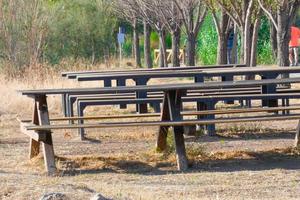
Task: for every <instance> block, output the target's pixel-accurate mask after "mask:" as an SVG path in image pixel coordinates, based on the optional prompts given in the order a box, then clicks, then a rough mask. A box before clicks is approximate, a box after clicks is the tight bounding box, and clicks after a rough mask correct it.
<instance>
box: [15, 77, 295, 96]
mask: <svg viewBox="0 0 300 200" xmlns="http://www.w3.org/2000/svg"><path fill="white" fill-rule="evenodd" d="M286 83H290V84H292V83H300V78H287V79H268V80H250V81H228V82H209V83H182V84H163V85H147V86H127V87H113V88H69V89H43V90H20V91H19V92H20V93H22V95H27V96H33V97H34V96H36V95H46V94H52V95H54V94H64V93H68V94H70V95H72V94H78V93H81V94H101V93H119V92H138V91H147V92H151V91H152V92H154V91H170V90H194V89H218V88H232V87H233V88H234V87H252V86H261V85H268V84H286Z"/></svg>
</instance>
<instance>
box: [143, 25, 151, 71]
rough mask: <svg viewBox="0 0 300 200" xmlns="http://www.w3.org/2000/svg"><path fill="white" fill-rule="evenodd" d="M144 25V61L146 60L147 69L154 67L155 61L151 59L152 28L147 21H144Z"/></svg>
mask: <svg viewBox="0 0 300 200" xmlns="http://www.w3.org/2000/svg"><path fill="white" fill-rule="evenodd" d="M143 24H144V59H145V66H146V67H147V68H152V67H153V61H152V57H151V46H150V45H151V41H150V36H151V26H150V25H149V23H148V22H147V20H143Z"/></svg>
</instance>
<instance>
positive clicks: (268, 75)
mask: <svg viewBox="0 0 300 200" xmlns="http://www.w3.org/2000/svg"><path fill="white" fill-rule="evenodd" d="M283 73H300V67H243V68H238V69H232V68H227V69H224V68H220V69H209V70H202V69H199V68H194V69H188V70H184V71H179V70H172V69H170V70H168V71H140V72H130V73H129V72H126V73H115V74H114V73H112V74H110V73H104V74H83V75H78V76H77V80H78V81H104V87H111V83H112V80H116V81H117V86H125V85H126V80H128V79H132V80H134V81H135V84H136V85H147V83H148V81H149V80H150V79H157V78H194V81H195V82H204V79H205V78H211V77H223V80H222V81H231V80H233V79H234V77H235V76H251V75H252V76H254V75H260V76H261V77H262V78H264V79H272V78H276V77H278V76H279V75H280V74H283ZM263 90H264V91H265V92H271V91H274V90H275V87H274V86H268V87H266V88H264V89H263ZM136 96H137V97H138V98H146V97H147V93H146V92H137V94H136ZM63 98H64V99H65V106H64V110H65V113H66V110H67V106H66V105H68V102H67V100H66V99H67V98H66V97H65V96H64V97H63ZM265 104H266V103H265ZM123 107H124V106H123ZM137 112H141V113H146V112H147V104H138V105H137Z"/></svg>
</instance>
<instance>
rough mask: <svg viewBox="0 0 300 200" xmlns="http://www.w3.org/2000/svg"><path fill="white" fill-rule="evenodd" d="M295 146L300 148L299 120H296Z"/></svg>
mask: <svg viewBox="0 0 300 200" xmlns="http://www.w3.org/2000/svg"><path fill="white" fill-rule="evenodd" d="M295 147H296V148H300V120H299V122H298V126H297V130H296V136H295Z"/></svg>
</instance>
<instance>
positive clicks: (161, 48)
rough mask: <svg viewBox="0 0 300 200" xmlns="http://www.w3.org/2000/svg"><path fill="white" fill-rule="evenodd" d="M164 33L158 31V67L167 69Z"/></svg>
mask: <svg viewBox="0 0 300 200" xmlns="http://www.w3.org/2000/svg"><path fill="white" fill-rule="evenodd" d="M165 37H166V35H165V31H164V30H161V31H159V67H168V61H167V49H166V38H165Z"/></svg>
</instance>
